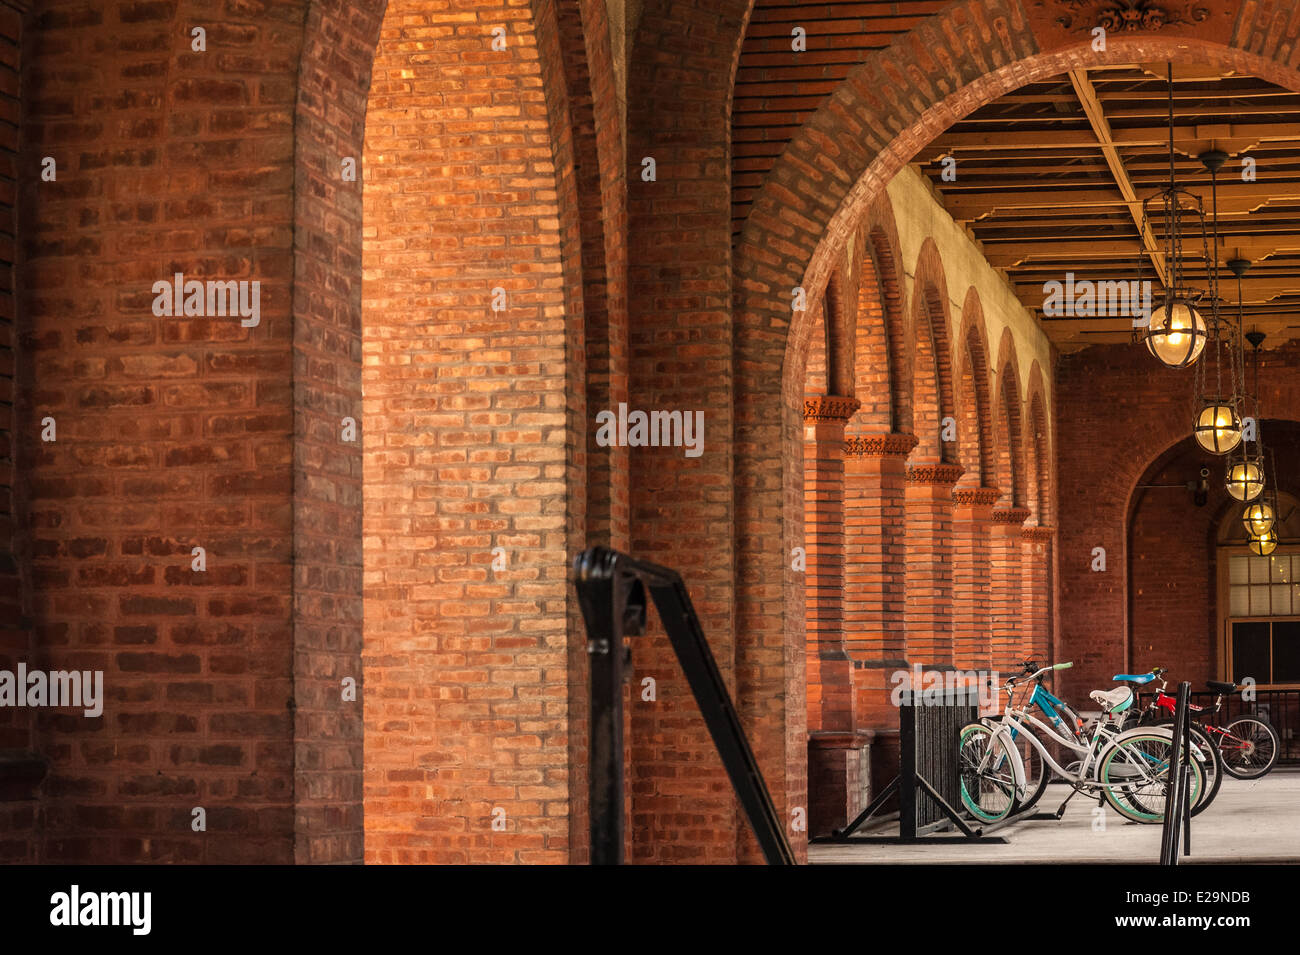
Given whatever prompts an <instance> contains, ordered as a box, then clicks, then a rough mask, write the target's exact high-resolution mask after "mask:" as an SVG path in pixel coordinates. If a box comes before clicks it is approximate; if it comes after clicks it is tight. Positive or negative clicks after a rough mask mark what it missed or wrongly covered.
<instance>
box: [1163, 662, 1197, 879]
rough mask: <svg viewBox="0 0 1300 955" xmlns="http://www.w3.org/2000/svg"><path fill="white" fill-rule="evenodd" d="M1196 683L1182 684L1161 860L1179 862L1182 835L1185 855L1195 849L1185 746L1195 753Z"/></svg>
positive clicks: (1190, 774) (1190, 765) (1190, 770)
mask: <svg viewBox="0 0 1300 955" xmlns="http://www.w3.org/2000/svg"><path fill="white" fill-rule="evenodd" d="M1191 694H1192V685H1191V684H1190V683H1188V682H1186V681H1183V682H1182V683H1180V684H1178V694H1177V696H1176V700H1177V703H1176V705H1175V708H1174V726H1173V732H1174V739H1173V747H1174V756H1173V763H1172V764H1171V765H1170V767H1169V786H1170V790H1169V795H1168V796H1167V797H1166V798H1165V820H1164V823H1163V824H1162V825H1161V827H1160V864H1161V865H1178V837H1179V836H1180V835H1181V836H1182V837H1183V855H1185V856H1186V855H1191V853H1192V806H1191V798H1190V793H1189V790H1190V789H1191V776H1192V764H1191V760H1190V759H1188V760H1185V759H1184V758H1183V752H1184V750H1187V751H1188V756H1190V755H1191V752H1190V750H1189V747H1190V745H1191V738H1192V711H1191V709H1190V708H1189V707H1188V705H1187V704H1188V703H1189V702H1190V701H1191Z"/></svg>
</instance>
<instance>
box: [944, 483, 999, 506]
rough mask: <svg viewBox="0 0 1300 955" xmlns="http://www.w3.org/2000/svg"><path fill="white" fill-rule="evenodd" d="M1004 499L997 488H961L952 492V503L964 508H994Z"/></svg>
mask: <svg viewBox="0 0 1300 955" xmlns="http://www.w3.org/2000/svg"><path fill="white" fill-rule="evenodd" d="M1000 497H1002V491H1001V490H1000V489H998V488H996V487H960V488H957V489H956V490H955V491H953V492H952V502H953V503H954V504H957V505H959V506H962V507H992V506H993V505H994V504H996V503H997V502H998V499H999V498H1000Z"/></svg>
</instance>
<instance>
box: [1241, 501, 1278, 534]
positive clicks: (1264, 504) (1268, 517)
mask: <svg viewBox="0 0 1300 955" xmlns="http://www.w3.org/2000/svg"><path fill="white" fill-rule="evenodd" d="M1276 517H1277V515H1276V513H1274V511H1273V505H1272V504H1270V503H1269V502H1268V501H1256V502H1255V503H1254V504H1251V505H1250V506H1249V507H1247V508H1246V510H1245V512H1244V513H1243V514H1242V515H1241V522H1242V523H1243V524H1245V525H1246V533H1247V534H1249V535H1250V536H1251V537H1263V536H1264V535H1265V534H1270V533H1272V531H1273V522H1274V520H1275V519H1276Z"/></svg>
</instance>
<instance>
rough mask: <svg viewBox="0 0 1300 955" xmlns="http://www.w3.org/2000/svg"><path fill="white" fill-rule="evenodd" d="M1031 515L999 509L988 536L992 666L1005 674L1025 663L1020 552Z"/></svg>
mask: <svg viewBox="0 0 1300 955" xmlns="http://www.w3.org/2000/svg"><path fill="white" fill-rule="evenodd" d="M1028 517H1029V511H1028V509H1026V508H1023V507H1012V508H998V509H997V510H995V511H994V512H993V527H992V528H991V529H990V532H989V556H990V558H991V561H992V573H991V575H990V577H991V579H990V582H989V586H990V595H991V598H992V599H991V601H990V604H991V607H992V610H993V615H992V616H993V619H992V636H993V639H992V648H991V653H990V656H991V657H992V660H991V663H992V665H993V667H994V668H995V669H999V670H1006V669H1008V668H1011V667H1013V665H1014V664H1016V663H1019V662H1020V661H1021V660H1022V659H1024V656H1023V654H1022V653H1021V637H1020V634H1021V621H1020V584H1021V580H1020V576H1021V575H1020V564H1021V560H1020V550H1021V540H1020V533H1021V527H1022V525H1023V524H1024V523H1025V519H1026V518H1028Z"/></svg>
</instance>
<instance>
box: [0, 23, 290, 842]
mask: <svg viewBox="0 0 1300 955" xmlns="http://www.w3.org/2000/svg"><path fill="white" fill-rule="evenodd" d="M300 18H301V10H295V9H293V8H292V7H289V6H281V7H278V8H268V9H257V10H253V9H247V10H237V11H225V12H223V14H222V15H221V17H220V18H219V19H218V18H216V17H211V16H205V15H204V13H203V12H202V11H198V10H191V9H184V8H182V7H181V5H179V4H176V3H169V2H158V3H144V2H121V3H103V4H94V5H87V4H82V3H49V4H43V5H41V7H40V9H38V10H36V11H34V12H33V14H32V15H31V17H30V19H29V20H28V23H27V25H26V28H25V29H24V34H23V68H22V73H23V84H24V89H27V90H31V91H33V92H32V94H31V95H30V96H29V97H27V98H26V99H25V102H24V111H23V124H22V147H21V151H20V163H21V169H22V177H23V180H24V182H25V183H26V185H25V188H23V189H22V190H21V191H20V193H19V196H20V221H21V222H22V224H23V235H22V240H21V241H20V243H19V253H18V254H19V267H20V269H21V275H22V277H23V278H22V283H21V287H20V290H19V300H18V304H19V328H20V340H21V342H22V352H23V353H22V359H23V360H22V362H21V364H20V375H21V376H22V379H21V380H22V381H23V389H22V394H23V396H24V397H25V399H26V400H25V403H24V404H23V406H22V407H21V409H20V412H19V415H18V417H17V422H18V434H19V453H20V454H21V455H22V460H23V461H24V464H25V467H24V472H23V492H24V494H25V499H26V506H27V514H26V532H27V533H28V534H29V535H30V536H29V541H30V548H31V554H32V580H33V588H34V594H33V600H32V614H33V618H34V621H35V625H36V633H37V638H38V641H39V650H38V651H37V652H36V653H35V654H34V661H35V662H36V663H37V664H38V665H40V666H42V667H44V668H51V669H55V668H59V669H62V668H72V667H75V668H85V669H92V670H103V671H104V683H105V695H106V701H105V706H104V714H103V716H102V717H100V718H99V719H89V718H85V717H83V716H81V715H79V714H78V715H73V713H72V712H71V711H67V710H63V711H54V710H44V711H42V712H41V713H40V714H39V716H38V731H39V745H40V748H41V750H42V752H43V754H44V755H45V756H46V757H47V758H48V759H49V761H50V771H49V776H48V778H47V780H46V783H45V790H44V792H45V804H44V812H45V828H46V833H45V846H44V857H45V858H46V859H48V860H50V861H62V860H76V861H109V860H111V861H143V860H155V861H178V862H179V861H208V862H220V861H233V860H240V861H264V862H287V861H291V859H292V840H293V819H292V814H293V813H292V797H293V778H292V766H293V751H292V744H291V731H292V722H291V710H290V701H291V699H292V697H293V686H292V669H291V668H292V660H291V646H290V635H291V612H292V602H291V600H292V579H291V578H292V563H291V562H292V547H291V540H292V530H293V528H292V506H291V500H290V493H291V488H292V483H293V476H292V457H293V443H292V436H293V414H292V403H291V390H290V383H291V380H292V362H291V358H292V355H291V335H292V322H291V314H290V300H291V290H292V280H293V255H292V236H293V213H294V208H293V202H292V188H291V186H292V182H293V165H292V164H293V153H294V142H293V135H292V127H293V116H294V97H295V88H296V72H297V67H298V53H299V46H298V44H299V42H300V39H301V19H300ZM205 25H206V29H207V46H208V50H207V52H203V53H200V52H194V51H193V50H192V48H191V34H190V31H191V29H192V27H194V26H205ZM36 91H39V93H38V92H36ZM46 156H50V157H53V158H54V159H55V160H56V162H57V170H58V178H57V180H56V181H52V182H43V181H40V180H39V178H38V175H39V170H40V168H41V163H42V159H43V157H46ZM176 272H183V273H185V275H186V277H187V278H197V279H200V280H204V279H224V280H243V281H252V280H257V281H260V282H261V303H260V305H261V316H260V324H259V325H258V326H257V327H243V326H241V323H240V321H239V319H238V318H232V317H229V316H227V317H215V318H208V317H187V316H180V317H156V316H155V315H154V313H153V310H152V309H151V303H152V301H153V298H154V296H153V294H152V291H151V288H152V285H153V283H154V282H156V281H158V280H170V279H171V277H172V275H173V273H176ZM46 416H49V417H53V418H54V419H55V421H56V424H57V441H55V442H43V441H41V440H40V426H39V423H40V421H41V419H42V418H44V417H46ZM196 546H201V547H204V548H205V549H206V552H207V570H206V571H205V572H196V571H194V570H192V569H191V561H192V556H191V552H192V548H194V547H196ZM193 807H203V808H205V809H206V811H207V827H208V831H207V832H206V833H199V832H194V831H193V830H192V828H191V809H192V808H193Z"/></svg>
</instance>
